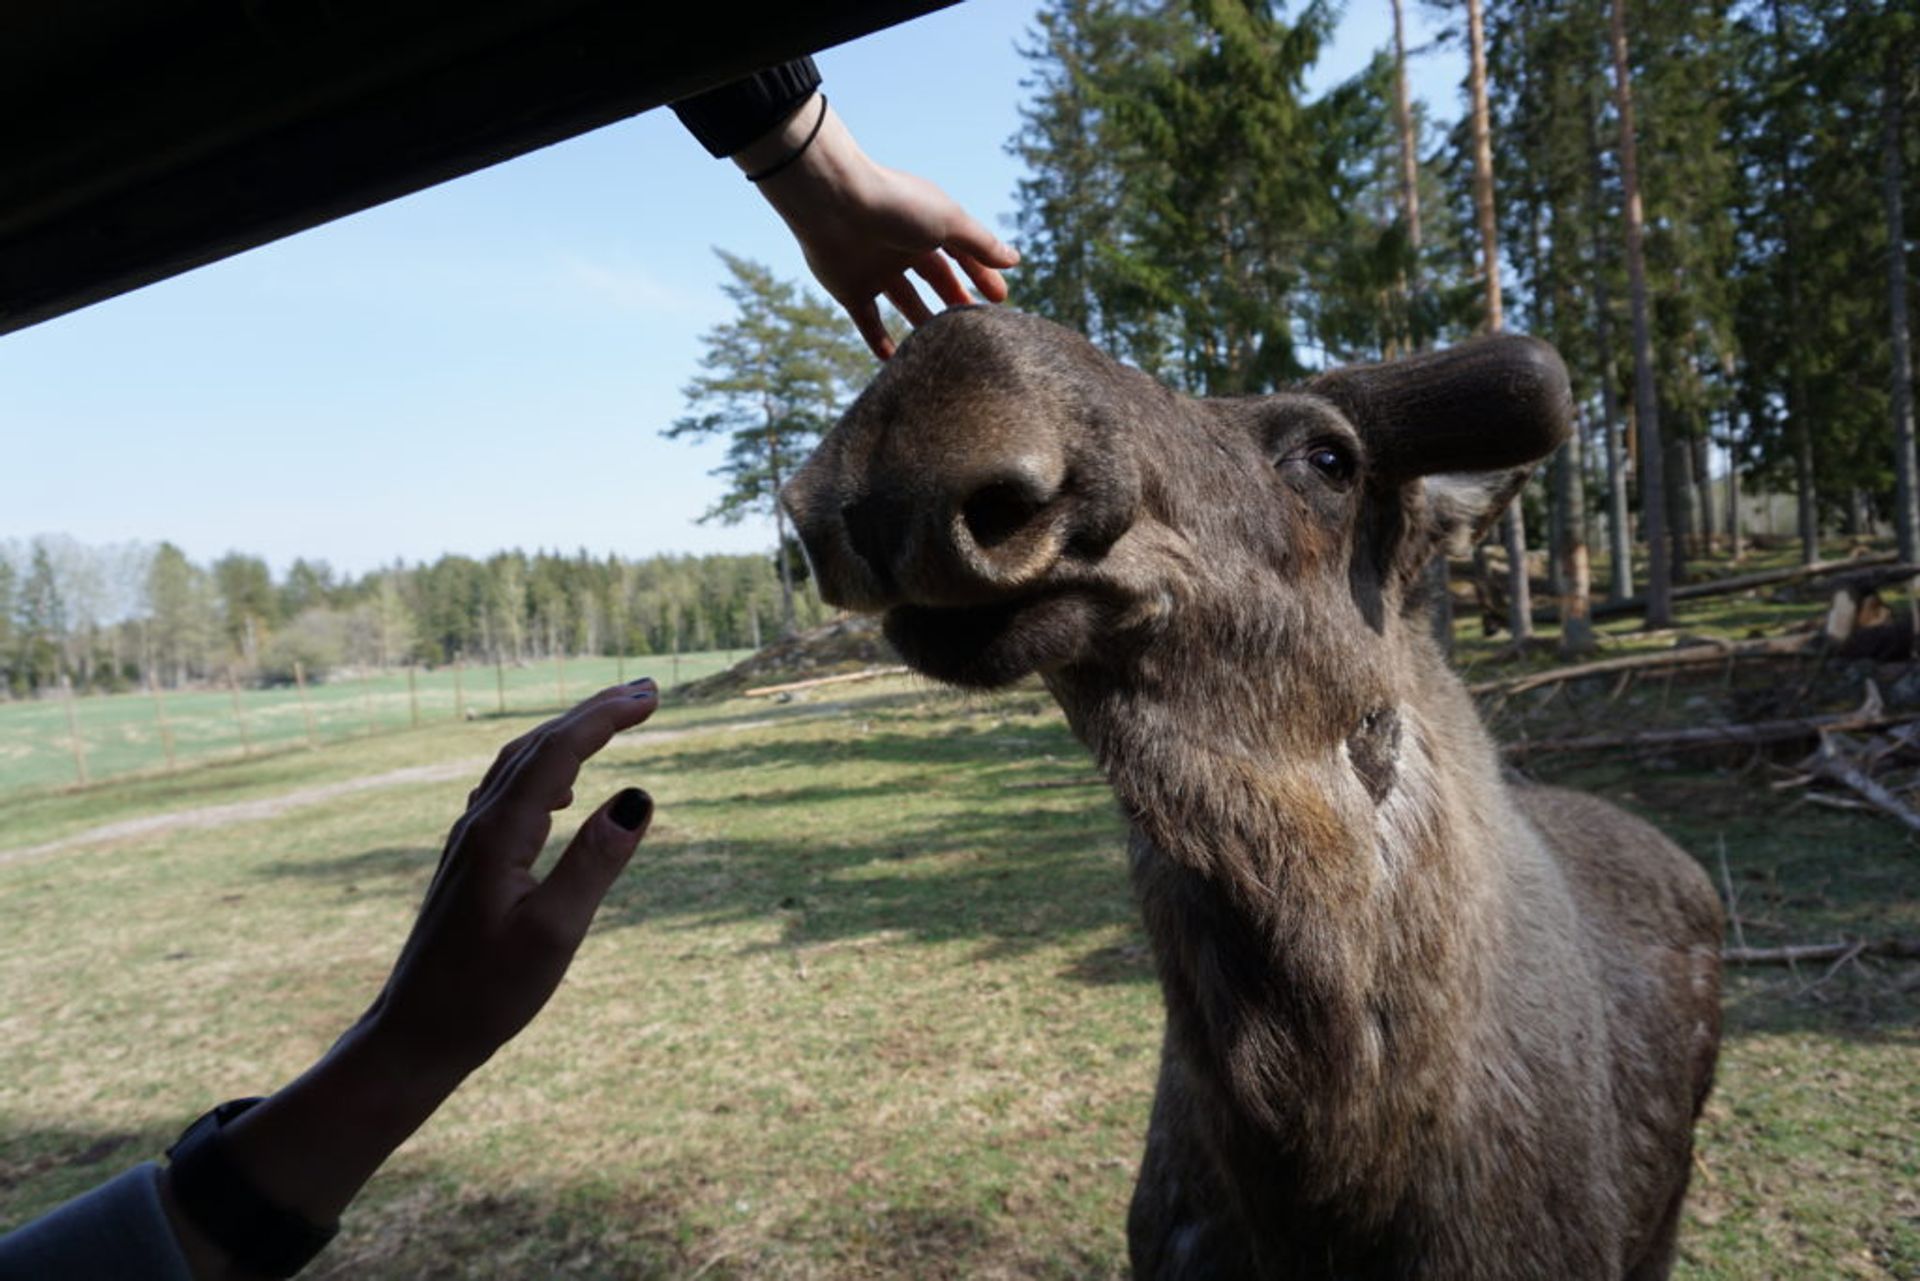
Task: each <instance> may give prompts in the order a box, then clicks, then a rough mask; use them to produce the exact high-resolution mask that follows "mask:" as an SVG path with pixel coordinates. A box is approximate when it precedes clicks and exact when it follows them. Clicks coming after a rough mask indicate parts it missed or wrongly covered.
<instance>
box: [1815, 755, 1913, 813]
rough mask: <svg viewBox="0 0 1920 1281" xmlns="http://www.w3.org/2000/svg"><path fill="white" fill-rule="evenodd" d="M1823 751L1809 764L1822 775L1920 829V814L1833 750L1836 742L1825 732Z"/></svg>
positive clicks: (1884, 811)
mask: <svg viewBox="0 0 1920 1281" xmlns="http://www.w3.org/2000/svg"><path fill="white" fill-rule="evenodd" d="M1821 739H1822V741H1821V745H1820V751H1819V752H1818V753H1817V754H1816V755H1815V757H1814V758H1813V759H1812V760H1811V761H1809V762H1808V763H1807V764H1808V767H1809V768H1811V769H1812V770H1813V772H1814V773H1816V774H1818V775H1820V776H1821V777H1822V778H1830V779H1832V780H1833V781H1834V782H1836V783H1839V784H1841V785H1842V786H1844V787H1846V788H1848V789H1850V790H1851V791H1853V792H1854V793H1855V794H1856V795H1858V796H1859V797H1860V798H1861V799H1862V800H1864V801H1866V802H1867V803H1868V804H1870V805H1872V806H1873V808H1874V809H1877V810H1879V811H1880V812H1881V813H1882V814H1885V815H1888V816H1889V817H1891V818H1893V819H1896V820H1898V821H1899V822H1900V823H1901V824H1902V825H1903V826H1904V827H1905V828H1906V829H1907V830H1908V831H1910V832H1920V814H1916V813H1915V812H1914V811H1913V808H1912V807H1911V806H1909V805H1908V804H1907V803H1906V802H1905V801H1902V800H1901V799H1900V798H1899V797H1898V796H1895V795H1894V794H1893V793H1892V792H1890V791H1888V790H1887V789H1886V788H1885V787H1883V786H1881V785H1880V784H1879V783H1876V782H1874V781H1873V780H1872V779H1871V778H1869V777H1867V772H1866V771H1865V770H1863V769H1861V768H1860V767H1859V766H1858V765H1855V764H1854V763H1853V762H1852V761H1850V760H1847V759H1846V758H1845V757H1844V756H1841V755H1840V754H1839V753H1838V752H1836V751H1834V750H1833V745H1832V744H1831V743H1828V742H1826V741H1825V735H1824V734H1823V735H1822V736H1821Z"/></svg>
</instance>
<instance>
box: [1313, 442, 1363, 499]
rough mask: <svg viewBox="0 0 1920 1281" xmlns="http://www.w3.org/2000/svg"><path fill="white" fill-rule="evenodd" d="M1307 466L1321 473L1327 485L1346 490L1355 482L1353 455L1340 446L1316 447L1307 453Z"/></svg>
mask: <svg viewBox="0 0 1920 1281" xmlns="http://www.w3.org/2000/svg"><path fill="white" fill-rule="evenodd" d="M1306 459H1307V466H1309V467H1311V468H1313V469H1314V470H1315V471H1317V472H1319V473H1320V474H1321V475H1322V476H1324V477H1325V478H1326V480H1327V483H1329V484H1331V485H1336V486H1339V487H1341V488H1345V487H1346V486H1347V485H1349V484H1351V483H1352V482H1353V473H1354V462H1353V455H1352V454H1350V453H1348V452H1347V451H1346V450H1344V449H1342V448H1340V446H1338V445H1332V444H1319V445H1314V446H1312V447H1311V448H1309V449H1308V450H1307V453H1306Z"/></svg>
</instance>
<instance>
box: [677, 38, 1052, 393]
mask: <svg viewBox="0 0 1920 1281" xmlns="http://www.w3.org/2000/svg"><path fill="white" fill-rule="evenodd" d="M819 89H820V71H819V69H818V68H817V67H815V66H814V64H813V59H811V58H800V59H797V60H795V61H793V62H785V63H781V64H779V65H777V66H773V67H768V68H765V69H764V70H761V71H757V72H755V73H754V74H753V75H751V76H747V77H744V78H743V79H740V80H736V81H733V82H732V83H729V84H725V85H721V86H720V87H719V88H717V89H711V90H708V91H707V92H706V93H702V94H696V95H694V96H693V97H691V98H685V99H682V100H681V101H679V102H676V103H674V104H673V110H674V113H675V114H676V115H678V116H679V117H680V121H681V123H682V124H684V125H686V126H687V128H688V129H689V130H690V131H692V133H693V136H694V137H695V138H696V139H698V140H699V142H700V145H702V146H703V147H705V148H706V149H707V151H708V152H709V153H710V154H711V155H714V156H716V157H718V156H730V157H732V159H733V162H734V163H735V164H737V165H739V166H740V168H741V170H742V171H743V172H744V173H745V174H746V175H747V176H748V178H750V179H751V180H753V181H754V182H755V183H756V184H757V185H758V186H759V188H760V192H761V194H762V195H764V196H765V197H766V198H767V201H768V203H769V204H771V205H772V206H773V207H774V209H775V210H776V211H777V212H778V213H779V214H780V216H781V217H782V218H783V219H785V220H786V224H787V226H788V227H789V228H791V229H792V231H793V234H794V238H795V239H797V240H798V241H799V242H800V247H801V249H802V250H804V251H805V253H806V255H807V265H808V266H810V267H811V268H812V269H813V274H814V277H815V278H816V279H817V280H819V282H820V283H821V284H822V285H824V286H825V287H826V290H827V292H828V293H830V294H832V295H833V297H834V300H835V301H836V302H838V303H839V304H840V305H841V306H842V307H844V308H846V311H847V315H849V316H851V317H852V318H853V323H854V324H855V325H856V326H857V327H858V328H859V330H860V336H861V337H862V338H864V339H866V341H867V346H869V347H871V348H872V349H873V354H874V355H876V356H878V357H879V358H880V359H882V360H885V359H887V357H889V356H891V355H892V354H893V338H892V336H891V335H889V334H888V333H887V328H886V326H885V325H884V324H883V323H881V320H880V307H879V304H878V303H877V302H876V299H878V298H879V297H880V296H881V295H885V296H886V297H887V298H888V299H890V300H891V301H892V302H893V305H894V306H895V307H897V308H898V309H899V311H900V314H901V315H903V316H905V317H906V318H907V319H908V320H909V321H910V322H911V323H913V324H915V325H919V324H923V323H925V322H926V321H927V320H928V319H929V318H930V317H931V316H932V315H933V312H932V309H930V308H929V307H928V306H927V304H926V302H925V300H923V299H922V298H921V297H920V294H919V291H918V290H917V289H916V288H915V286H914V284H913V281H912V279H911V278H910V277H909V276H908V275H907V273H908V272H912V273H914V274H915V275H917V276H919V277H920V278H921V279H922V280H923V281H925V282H926V283H927V284H928V285H930V286H932V287H933V292H934V295H935V297H937V298H938V299H939V301H940V303H941V304H942V305H946V306H964V305H965V304H967V303H970V302H972V301H973V297H972V295H971V294H970V293H968V291H967V286H966V284H965V283H963V282H962V281H961V279H960V274H961V273H964V274H965V276H966V277H967V279H968V280H970V281H972V282H973V287H974V288H975V289H978V290H979V291H980V294H981V296H982V297H984V298H986V299H987V300H988V301H990V302H1004V301H1005V300H1006V296H1007V286H1006V282H1005V281H1003V280H1002V279H1001V278H1000V272H1001V270H1003V269H1004V268H1007V267H1011V266H1013V265H1014V264H1016V263H1018V262H1019V261H1020V255H1019V254H1018V253H1016V252H1014V250H1013V249H1012V248H1011V247H1010V246H1008V245H1007V244H1005V243H1003V242H1002V241H1001V240H1000V239H999V237H997V236H995V235H994V234H993V233H992V232H990V231H988V230H987V229H986V228H985V227H984V226H982V225H981V224H980V222H979V221H978V220H977V219H975V218H974V217H973V216H972V215H971V214H969V213H967V211H966V210H964V209H962V208H961V207H960V206H959V204H957V203H956V202H955V201H954V200H953V198H952V197H951V196H949V195H947V193H946V192H944V191H942V190H940V188H938V187H936V186H934V185H933V184H932V183H930V182H928V181H927V180H926V179H924V178H916V177H914V176H913V175H912V174H909V173H901V172H900V171H899V170H897V169H888V168H886V167H884V166H882V165H878V164H875V163H874V162H873V161H872V160H871V159H869V158H868V157H867V154H866V153H865V152H863V151H861V150H860V146H859V144H858V143H856V142H855V141H854V140H853V135H852V134H851V133H849V132H847V127H846V125H844V124H843V123H841V121H840V118H839V116H837V115H836V114H834V112H833V109H832V108H831V107H829V106H828V105H827V100H826V98H825V96H824V95H822V94H821V93H820V92H819ZM956 266H958V267H959V269H960V271H959V272H958V273H956V272H955V270H954V268H955V267H956Z"/></svg>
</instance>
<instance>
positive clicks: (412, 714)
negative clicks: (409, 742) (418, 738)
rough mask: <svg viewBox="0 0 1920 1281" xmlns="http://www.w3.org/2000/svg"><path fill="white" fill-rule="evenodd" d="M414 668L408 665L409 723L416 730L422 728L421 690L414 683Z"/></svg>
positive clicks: (410, 664)
mask: <svg viewBox="0 0 1920 1281" xmlns="http://www.w3.org/2000/svg"><path fill="white" fill-rule="evenodd" d="M413 672H414V666H413V664H412V663H408V664H407V721H408V723H409V724H411V725H412V726H413V728H415V729H419V728H420V690H419V687H418V686H417V685H416V684H415V683H414V678H413Z"/></svg>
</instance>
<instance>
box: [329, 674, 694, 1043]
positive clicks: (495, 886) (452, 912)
mask: <svg viewBox="0 0 1920 1281" xmlns="http://www.w3.org/2000/svg"><path fill="white" fill-rule="evenodd" d="M659 705H660V691H659V689H658V687H657V686H655V685H654V683H653V682H652V681H651V680H642V681H636V682H635V683H634V684H632V685H622V686H617V687H615V688H613V689H608V690H602V691H601V692H600V693H598V694H596V695H594V696H593V697H592V698H589V699H587V700H586V701H585V702H583V703H581V704H579V705H578V706H576V707H575V708H573V710H571V711H570V712H567V713H566V714H565V715H563V716H560V717H558V718H556V719H554V720H551V721H548V722H547V723H546V724H544V725H542V726H540V727H539V728H537V729H535V730H533V731H532V732H530V733H528V734H526V735H524V736H522V737H520V738H518V739H515V740H514V741H513V742H511V743H509V744H507V746H506V747H504V748H502V749H501V751H500V754H499V756H498V757H497V758H496V759H495V760H494V762H493V766H492V768H491V769H489V770H488V771H487V774H486V777H485V778H484V779H482V780H481V783H480V786H479V787H477V788H475V789H474V790H473V792H472V793H471V794H470V795H469V796H468V798H467V810H466V813H465V814H463V815H461V817H460V819H459V820H458V821H457V822H455V823H454V825H453V830H452V832H451V833H450V834H449V835H448V837H447V844H446V848H445V851H444V852H443V853H442V854H441V856H440V867H439V870H438V871H437V872H435V874H434V878H433V884H432V886H431V887H430V888H429V889H428V891H427V897H426V902H425V904H424V905H423V906H422V907H421V909H420V916H419V918H418V920H417V921H416V922H415V924H414V927H413V933H412V934H411V935H410V936H409V937H408V939H407V943H406V946H405V947H404V948H402V949H401V952H400V959H399V960H398V961H397V962H395V964H394V967H393V974H392V976H391V977H389V978H388V980H387V983H386V986H385V988H383V989H382V991H381V993H380V996H379V997H378V999H376V1000H375V1002H374V1003H373V1006H372V1007H371V1008H370V1009H369V1010H368V1011H367V1013H366V1015H365V1016H364V1017H363V1018H362V1020H361V1022H360V1025H358V1026H357V1027H356V1029H355V1032H356V1033H360V1034H362V1035H364V1037H365V1038H366V1039H367V1040H368V1041H369V1042H371V1043H373V1044H375V1045H378V1046H380V1047H382V1048H383V1049H384V1050H385V1051H386V1052H387V1053H389V1054H393V1055H398V1056H399V1057H401V1058H402V1059H403V1060H405V1061H406V1062H408V1063H409V1064H411V1065H413V1066H415V1067H416V1068H417V1069H419V1070H422V1071H425V1072H427V1073H429V1074H433V1075H437V1074H439V1073H441V1072H445V1073H448V1074H456V1075H457V1076H464V1075H465V1074H466V1073H468V1072H470V1071H472V1070H473V1069H474V1068H476V1067H478V1066H480V1064H482V1063H484V1062H486V1060H487V1059H488V1058H490V1057H491V1056H492V1055H493V1053H494V1051H495V1050H497V1049H499V1048H500V1047H501V1046H502V1045H504V1044H506V1043H507V1042H508V1041H509V1040H511V1039H512V1038H513V1037H514V1036H515V1035H516V1034H517V1033H518V1032H519V1031H520V1030H521V1029H522V1028H524V1027H525V1026H526V1025H527V1024H528V1023H529V1022H531V1021H532V1019H533V1016H534V1015H536V1014H538V1013H539V1012H540V1009H541V1007H542V1006H544V1005H545V1004H546V1003H547V999H548V998H549V997H551V996H552V995H553V992H554V989H555V988H557V987H558V986H559V984H560V979H561V977H562V976H563V975H564V974H565V973H566V970H567V966H568V964H569V963H570V962H571V961H572V960H573V954H574V952H575V950H576V949H577V948H578V947H579V946H580V941H581V940H582V939H583V938H584V937H585V936H586V932H587V927H588V926H589V925H590V924H591V923H592V921H593V915H594V912H595V911H596V910H597V909H598V908H599V906H600V901H601V899H603V898H604V897H605V896H606V893H607V891H608V890H609V889H610V888H612V886H613V882H614V880H615V879H616V878H617V877H618V876H619V875H620V872H621V870H622V869H623V868H625V867H626V865H627V860H628V859H629V858H630V857H631V856H632V854H633V851H634V848H635V846H637V845H638V844H639V843H640V838H641V837H642V836H643V835H645V832H646V828H647V825H648V823H649V821H650V820H651V819H652V816H653V801H652V799H651V798H649V797H648V796H647V794H646V793H645V792H643V791H640V790H639V789H638V788H628V789H626V790H624V791H622V792H619V793H617V794H616V795H614V796H613V797H612V798H611V799H609V800H608V801H607V802H605V803H604V804H602V805H601V806H600V808H599V809H597V810H596V811H594V813H593V814H592V815H591V816H589V817H588V818H587V819H586V821H585V822H583V823H582V824H581V825H580V829H579V831H578V832H577V833H576V834H575V836H574V838H573V841H572V842H571V843H570V844H569V845H568V846H567V848H566V851H565V853H563V854H562V855H561V856H560V858H559V860H558V861H557V862H556V863H555V864H554V865H553V868H552V870H551V871H549V872H548V873H547V876H546V879H545V880H538V879H536V878H535V876H534V874H533V870H532V868H533V862H534V860H535V859H536V858H538V857H539V854H540V851H541V848H542V847H543V846H544V845H545V844H546V840H547V836H548V833H549V832H550V831H551V830H552V826H553V819H552V814H553V811H555V810H561V809H565V808H566V807H567V806H568V805H570V804H572V802H573V784H574V780H575V779H576V778H577V777H578V776H579V773H580V767H581V766H582V765H583V764H585V763H586V762H587V761H588V760H589V759H590V758H592V756H593V755H594V753H596V752H598V751H599V750H600V749H601V748H602V747H605V746H606V744H607V742H608V740H609V739H611V738H612V737H613V736H614V735H615V734H617V733H619V732H620V731H621V730H624V729H630V728H632V727H633V726H635V725H638V724H640V723H641V722H642V721H644V720H646V719H647V718H648V717H649V716H651V715H653V713H654V711H655V709H656V708H658V707H659ZM350 1035H353V1034H350Z"/></svg>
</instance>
